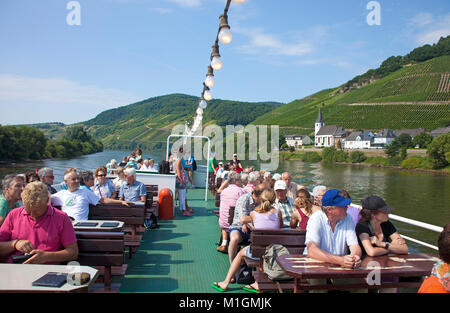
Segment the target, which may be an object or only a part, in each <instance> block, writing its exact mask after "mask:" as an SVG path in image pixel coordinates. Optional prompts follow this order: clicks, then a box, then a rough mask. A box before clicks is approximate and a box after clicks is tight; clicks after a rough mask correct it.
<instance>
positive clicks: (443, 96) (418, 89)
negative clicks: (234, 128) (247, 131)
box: [252, 55, 450, 134]
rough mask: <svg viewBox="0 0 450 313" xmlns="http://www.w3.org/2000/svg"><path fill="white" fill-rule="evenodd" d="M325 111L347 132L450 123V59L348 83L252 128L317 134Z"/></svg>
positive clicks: (266, 117)
mask: <svg viewBox="0 0 450 313" xmlns="http://www.w3.org/2000/svg"><path fill="white" fill-rule="evenodd" d="M319 108H321V109H322V112H323V117H324V120H325V123H326V124H327V125H340V126H342V127H344V128H347V129H371V130H377V129H382V128H390V129H402V128H420V127H423V128H426V129H429V130H430V129H435V128H438V127H442V126H447V125H448V124H450V55H444V56H440V57H437V58H433V59H430V60H428V61H425V62H422V63H418V64H413V65H410V64H408V65H405V66H403V67H402V68H401V69H400V70H397V71H395V72H393V73H391V74H388V75H387V76H385V77H383V78H381V79H378V80H374V81H373V82H371V83H365V84H364V85H363V86H359V87H357V88H354V89H351V90H348V83H347V84H344V85H342V86H339V87H337V88H334V89H326V90H322V91H320V92H318V93H316V94H313V95H311V96H308V97H306V98H303V99H300V100H295V101H293V102H291V103H288V104H286V105H283V106H281V107H279V108H276V109H275V110H273V111H272V112H268V113H266V114H264V115H262V116H260V117H258V118H257V119H256V120H255V121H253V122H252V124H257V125H258V124H262V125H266V124H267V125H280V127H281V128H282V129H281V133H283V134H286V133H293V132H295V133H298V134H311V133H313V132H314V121H315V119H316V117H317V112H318V109H319Z"/></svg>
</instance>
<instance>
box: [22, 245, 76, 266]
mask: <svg viewBox="0 0 450 313" xmlns="http://www.w3.org/2000/svg"><path fill="white" fill-rule="evenodd" d="M30 254H32V255H33V256H32V257H31V258H29V259H28V260H26V261H25V262H24V263H23V264H43V263H49V262H52V263H53V262H55V263H60V262H67V261H73V260H76V259H77V258H78V244H77V243H76V242H74V243H72V244H70V245H68V246H66V247H64V249H63V250H61V251H55V252H49V251H43V250H33V251H31V252H30Z"/></svg>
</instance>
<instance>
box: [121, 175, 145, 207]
mask: <svg viewBox="0 0 450 313" xmlns="http://www.w3.org/2000/svg"><path fill="white" fill-rule="evenodd" d="M124 174H125V180H126V183H125V184H123V185H122V187H120V191H119V200H125V201H131V202H137V201H141V202H145V200H146V198H147V191H146V189H145V185H144V184H143V183H141V182H138V181H137V180H136V170H135V169H133V168H127V169H126V170H124Z"/></svg>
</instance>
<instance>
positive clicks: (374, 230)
mask: <svg viewBox="0 0 450 313" xmlns="http://www.w3.org/2000/svg"><path fill="white" fill-rule="evenodd" d="M361 205H362V210H361V216H362V218H361V220H360V222H359V223H358V224H357V225H356V236H357V238H358V243H359V245H360V247H361V248H362V255H363V256H364V255H366V254H367V255H369V256H379V255H385V254H388V253H397V254H408V246H407V245H406V242H405V240H404V239H403V238H402V237H401V236H400V235H399V233H398V232H397V229H396V228H395V226H394V225H393V224H392V223H391V222H390V221H389V213H391V212H392V208H391V207H390V206H389V205H387V204H386V202H384V200H383V199H381V198H380V197H378V196H370V197H367V198H365V199H364V200H362V201H361Z"/></svg>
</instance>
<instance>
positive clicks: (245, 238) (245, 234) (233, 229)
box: [229, 228, 251, 241]
mask: <svg viewBox="0 0 450 313" xmlns="http://www.w3.org/2000/svg"><path fill="white" fill-rule="evenodd" d="M233 231H238V232H239V233H240V234H241V237H242V241H249V240H250V233H251V231H248V232H246V233H244V232H243V231H242V229H241V228H230V230H229V233H230V236H231V232H233Z"/></svg>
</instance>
